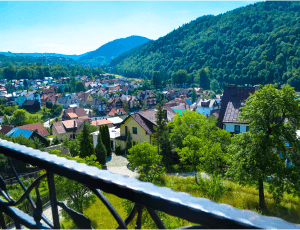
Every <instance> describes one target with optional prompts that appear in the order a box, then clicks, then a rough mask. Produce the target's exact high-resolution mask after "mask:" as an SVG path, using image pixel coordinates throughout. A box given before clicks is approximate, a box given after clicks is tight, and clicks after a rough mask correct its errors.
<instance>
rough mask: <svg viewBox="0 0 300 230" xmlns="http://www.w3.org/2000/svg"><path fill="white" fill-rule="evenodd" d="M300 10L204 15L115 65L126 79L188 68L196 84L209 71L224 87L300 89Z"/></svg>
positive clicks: (262, 8)
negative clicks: (284, 86)
mask: <svg viewBox="0 0 300 230" xmlns="http://www.w3.org/2000/svg"><path fill="white" fill-rule="evenodd" d="M299 12H300V3H299V2H272V1H270V2H268V1H267V2H260V3H256V4H253V5H249V6H247V7H242V8H238V9H235V10H233V11H230V12H227V13H225V14H220V15H217V16H212V15H207V16H203V17H200V18H197V19H196V20H194V21H191V22H190V23H188V24H185V25H183V26H182V27H180V28H178V29H177V30H174V31H173V32H171V33H169V34H167V35H166V36H164V37H161V38H159V39H158V40H156V41H154V42H152V43H150V44H149V45H147V46H145V47H143V48H142V49H140V50H139V51H138V52H134V53H133V54H132V55H129V56H128V57H127V58H125V59H124V60H122V61H121V62H120V63H119V64H117V63H118V62H115V61H114V60H112V62H111V63H116V65H115V66H113V67H114V71H115V72H116V73H118V74H123V75H125V76H126V77H137V78H140V77H147V78H151V77H152V73H153V71H161V72H163V73H166V74H167V76H168V77H169V78H171V77H172V76H174V73H176V72H177V71H179V70H185V71H186V72H187V73H188V81H189V82H190V83H194V82H195V83H200V82H197V81H199V79H201V77H199V75H201V73H200V72H201V70H202V73H203V70H205V73H206V74H207V75H208V77H209V80H210V81H212V80H213V79H215V82H216V81H217V82H218V84H219V85H220V87H223V86H224V85H225V84H227V83H234V84H238V85H242V84H252V85H254V84H267V83H278V84H284V83H289V84H290V85H292V86H294V87H295V86H296V90H300V89H299V86H300V84H299V83H300V75H299V71H300V68H299V67H300V36H299V35H300V24H299V23H300V13H299ZM124 55H126V54H124ZM200 85H201V83H200Z"/></svg>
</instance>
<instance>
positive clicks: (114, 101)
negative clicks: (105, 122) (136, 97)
mask: <svg viewBox="0 0 300 230" xmlns="http://www.w3.org/2000/svg"><path fill="white" fill-rule="evenodd" d="M122 105H123V101H122V98H121V97H112V98H110V99H109V101H108V102H107V109H108V110H111V109H112V108H115V109H121V108H122Z"/></svg>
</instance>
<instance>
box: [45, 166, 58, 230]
mask: <svg viewBox="0 0 300 230" xmlns="http://www.w3.org/2000/svg"><path fill="white" fill-rule="evenodd" d="M47 179H48V187H49V195H50V203H51V209H52V216H53V225H54V228H55V229H60V224H59V215H58V209H57V200H56V192H55V183H54V176H53V173H52V172H49V171H47Z"/></svg>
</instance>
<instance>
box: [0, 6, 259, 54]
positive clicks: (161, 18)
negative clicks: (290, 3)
mask: <svg viewBox="0 0 300 230" xmlns="http://www.w3.org/2000/svg"><path fill="white" fill-rule="evenodd" d="M254 2H257V1H243V2H240V1H225V2H219V1H210V2H206V1H197V2H191V1H184V2H180V1H165V2H159V1H141V2H137V1H131V2H129V1H120V2H117V1H110V2H106V1H92V2H77V1H71V2H68V1H67V2H65V1H64V2H44V1H40V2H1V1H0V51H2V52H7V51H10V52H14V53H34V52H37V53H46V52H47V53H61V54H82V53H86V52H88V51H92V50H95V49H97V48H99V47H100V46H101V45H103V44H105V43H107V42H109V41H112V40H115V39H118V38H125V37H128V36H131V35H139V36H144V37H147V38H150V39H154V40H156V39H158V38H159V37H162V36H164V35H166V34H168V33H169V32H171V31H172V30H174V29H177V28H178V27H179V26H181V25H183V24H185V23H188V22H190V21H191V20H195V19H196V18H198V17H200V16H203V15H208V14H212V15H218V14H220V13H225V12H227V11H230V10H233V9H236V8H238V7H242V6H247V5H249V4H253V3H254Z"/></svg>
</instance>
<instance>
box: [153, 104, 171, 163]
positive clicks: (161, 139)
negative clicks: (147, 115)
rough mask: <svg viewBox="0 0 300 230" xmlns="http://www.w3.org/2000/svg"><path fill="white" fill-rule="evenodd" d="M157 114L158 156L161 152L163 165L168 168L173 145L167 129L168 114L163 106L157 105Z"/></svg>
mask: <svg viewBox="0 0 300 230" xmlns="http://www.w3.org/2000/svg"><path fill="white" fill-rule="evenodd" d="M156 109H157V112H156V114H155V117H156V124H157V126H156V127H155V130H156V132H155V134H154V136H155V139H156V143H157V151H158V154H159V153H160V151H159V150H161V155H163V163H164V164H165V166H166V167H167V168H168V165H169V162H170V160H171V159H170V156H171V150H172V148H171V143H170V138H169V130H168V129H167V114H166V112H167V111H166V110H164V108H163V106H162V105H161V104H157V107H156Z"/></svg>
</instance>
